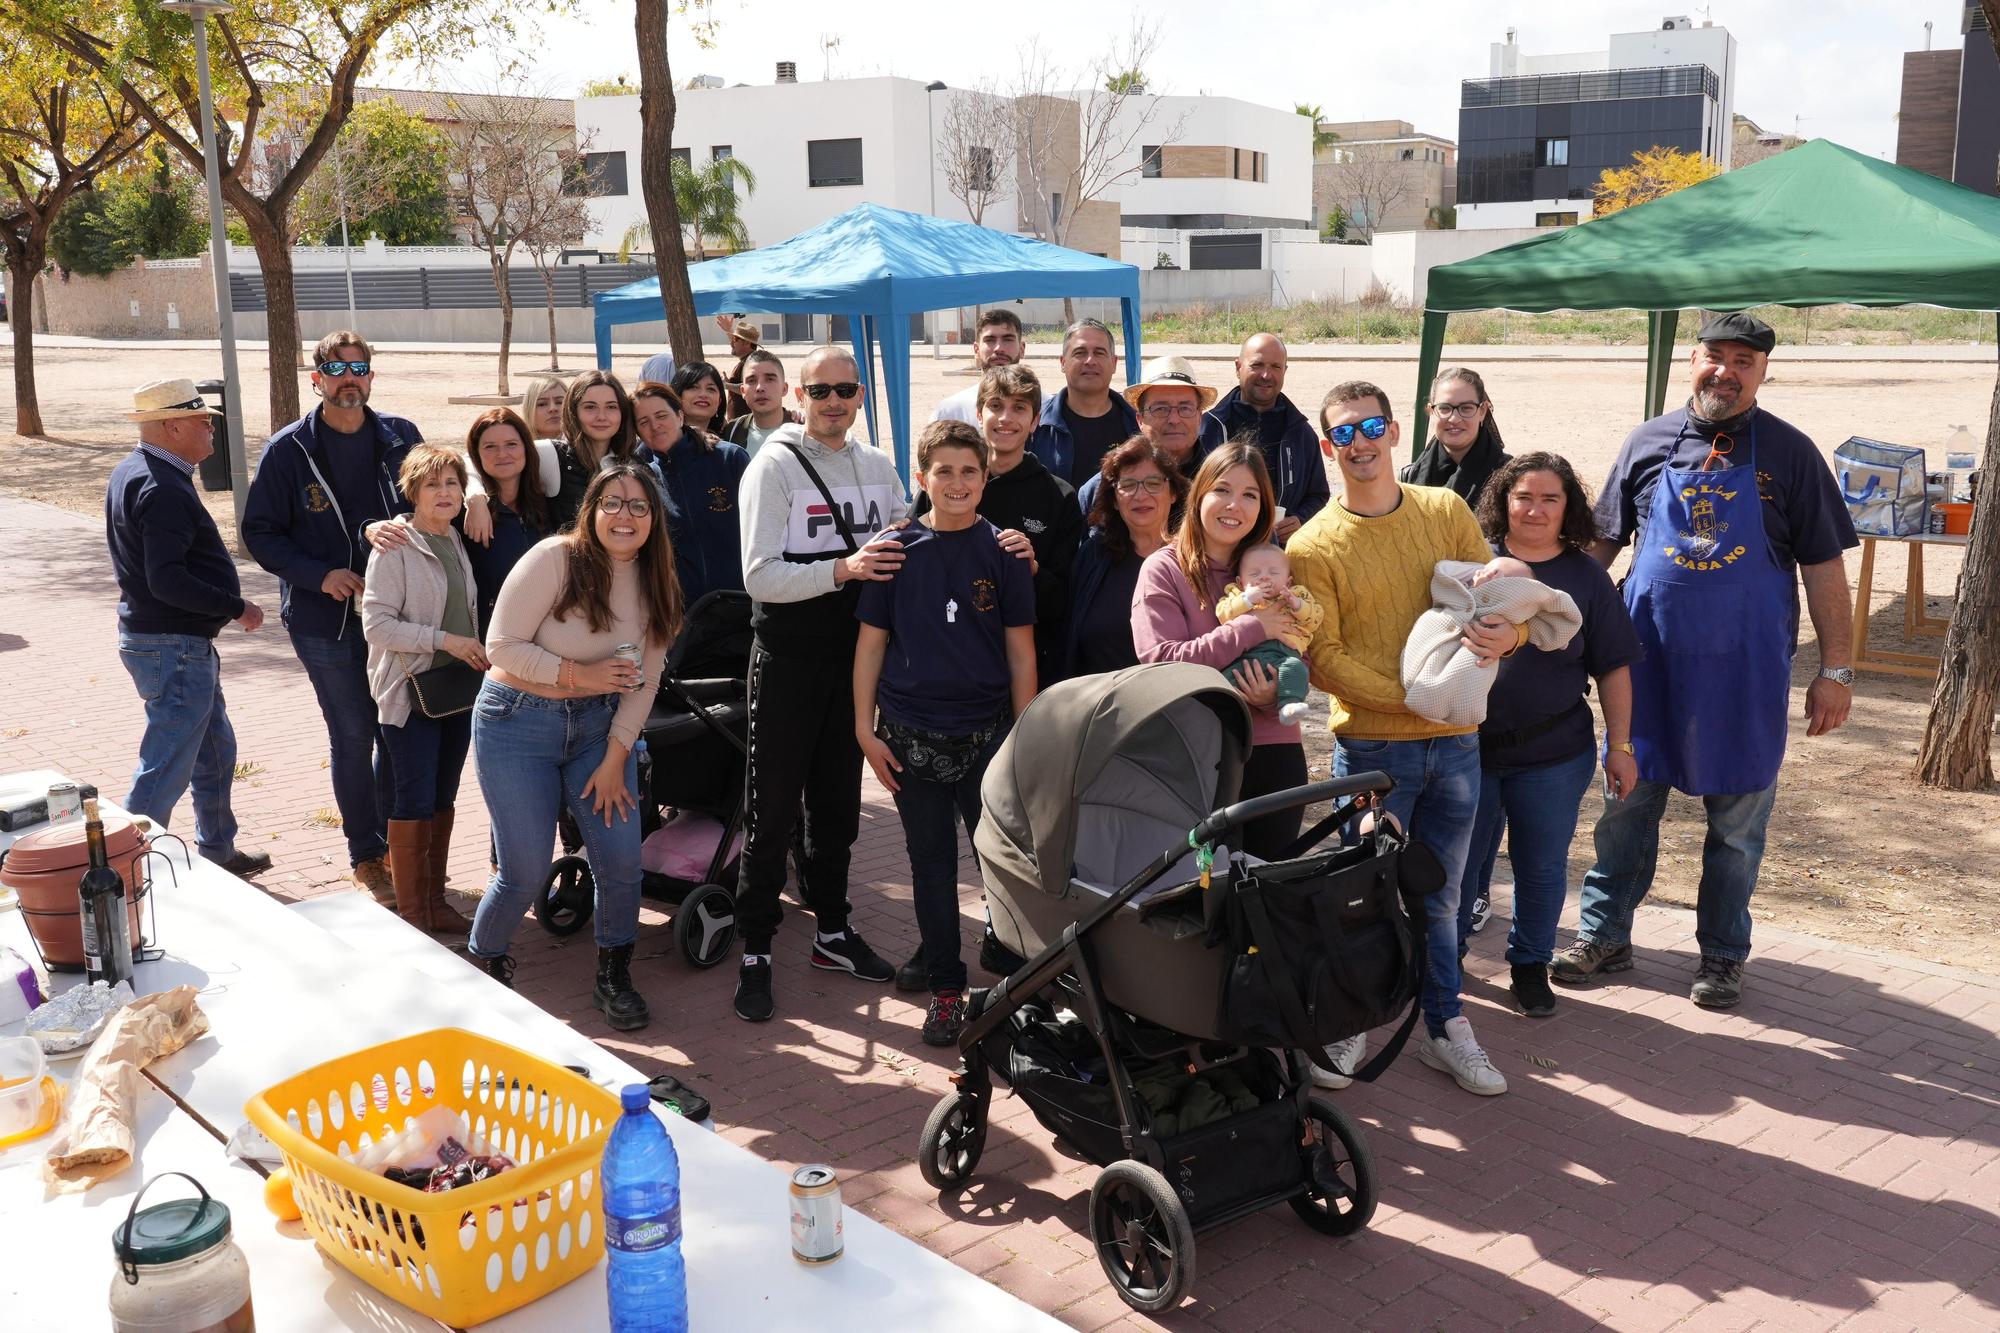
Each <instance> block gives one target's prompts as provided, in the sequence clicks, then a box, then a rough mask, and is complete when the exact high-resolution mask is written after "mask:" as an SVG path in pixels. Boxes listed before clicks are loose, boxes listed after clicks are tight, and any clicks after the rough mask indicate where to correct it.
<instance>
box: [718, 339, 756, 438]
mask: <svg viewBox="0 0 2000 1333" xmlns="http://www.w3.org/2000/svg"><path fill="white" fill-rule="evenodd" d="M715 322H716V324H717V326H718V327H720V328H721V329H722V331H723V333H725V334H727V335H728V337H729V354H730V355H731V356H733V357H735V358H736V365H735V366H734V367H732V368H731V369H730V372H729V375H728V377H727V382H728V385H729V402H728V404H727V407H726V408H725V410H724V411H722V412H719V413H717V414H716V418H715V419H716V420H717V421H731V420H734V419H735V418H737V417H740V416H742V415H743V414H744V413H746V412H748V411H749V410H750V404H749V402H748V401H747V400H746V399H745V398H744V397H743V372H744V371H745V369H747V368H748V365H749V362H750V353H752V352H754V351H756V350H757V348H758V347H759V346H760V345H761V344H762V343H763V341H764V333H763V330H761V329H759V328H758V327H757V325H756V322H755V321H753V320H752V319H751V318H750V317H749V316H748V315H721V316H718V317H717V319H716V321H715Z"/></svg>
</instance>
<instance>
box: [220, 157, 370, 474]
mask: <svg viewBox="0 0 2000 1333" xmlns="http://www.w3.org/2000/svg"><path fill="white" fill-rule="evenodd" d="M223 184H224V187H225V190H227V187H228V185H229V184H230V182H229V181H227V180H225V181H224V182H223ZM229 193H231V194H232V195H233V197H232V198H231V199H230V200H229V206H230V207H231V208H233V209H234V210H235V212H236V216H237V217H239V218H242V219H243V225H244V227H245V228H246V229H248V231H249V232H250V243H251V245H253V246H254V247H256V250H257V267H258V268H260V269H262V270H263V273H264V327H265V335H266V341H267V344H268V346H269V348H270V351H269V353H268V362H269V368H270V375H271V421H270V428H271V430H272V431H274V432H275V431H279V430H282V429H283V428H284V427H285V426H287V425H289V424H290V423H292V422H294V421H297V420H298V419H299V306H298V290H297V288H296V287H295V286H294V285H293V283H292V247H291V243H290V242H289V241H287V240H286V238H285V217H284V214H283V213H276V214H274V213H272V211H271V210H270V209H269V208H268V207H267V206H266V205H265V203H264V201H263V200H261V199H258V198H257V197H256V196H254V195H252V194H250V193H249V192H248V191H246V190H243V189H240V188H239V189H237V190H234V191H229ZM224 290H227V288H226V287H225V289H224ZM222 314H223V312H222V311H217V312H216V316H217V318H221V317H222ZM364 332H365V330H364ZM232 387H235V386H232ZM245 415H246V418H247V415H248V414H247V413H246V414H245ZM250 433H251V432H248V431H246V432H245V435H246V437H247V436H248V435H249V434H250Z"/></svg>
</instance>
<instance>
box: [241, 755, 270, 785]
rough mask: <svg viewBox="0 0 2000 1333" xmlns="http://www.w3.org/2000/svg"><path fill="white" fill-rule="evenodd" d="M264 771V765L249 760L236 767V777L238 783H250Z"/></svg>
mask: <svg viewBox="0 0 2000 1333" xmlns="http://www.w3.org/2000/svg"><path fill="white" fill-rule="evenodd" d="M263 771H264V766H263V765H262V764H256V763H252V762H250V761H249V760H248V759H245V760H242V761H241V762H239V763H238V764H237V765H236V772H235V774H234V777H235V779H236V781H238V782H248V781H249V780H250V779H251V778H254V777H256V776H257V775H258V774H259V773H262V772H263Z"/></svg>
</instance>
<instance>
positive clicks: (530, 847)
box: [468, 460, 681, 1030]
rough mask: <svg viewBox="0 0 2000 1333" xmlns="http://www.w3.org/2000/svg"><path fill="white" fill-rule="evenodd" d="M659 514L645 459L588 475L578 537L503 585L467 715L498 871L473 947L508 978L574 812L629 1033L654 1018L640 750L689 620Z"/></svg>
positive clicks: (608, 997)
mask: <svg viewBox="0 0 2000 1333" xmlns="http://www.w3.org/2000/svg"><path fill="white" fill-rule="evenodd" d="M659 509H660V497H659V490H658V488H657V487H656V486H655V485H654V484H653V477H652V473H650V472H649V471H647V470H646V468H645V467H644V466H643V465H641V464H639V463H635V462H631V461H629V460H613V461H611V462H610V463H608V464H606V465H605V467H604V468H603V469H602V470H601V471H599V472H598V473H597V475H596V476H594V477H592V478H591V481H590V485H589V486H588V487H587V488H586V489H585V491H584V494H583V497H582V513H581V515H580V517H579V519H578V522H577V524H576V526H575V528H573V529H572V530H571V531H569V532H567V533H564V534H563V535H562V536H559V537H551V538H549V539H548V540H546V541H543V542H538V543H536V545H535V547H534V549H533V550H531V551H529V552H528V554H527V555H526V556H524V557H522V559H521V562H520V563H519V564H518V565H516V566H515V567H514V572H513V574H512V575H511V576H509V578H508V579H507V583H506V586H505V587H503V588H502V589H501V590H500V600H499V603H498V604H497V605H496V606H495V607H494V609H493V625H492V628H491V629H490V630H489V631H488V632H487V636H486V650H487V653H488V655H489V656H490V657H491V658H492V661H493V670H492V671H491V672H490V673H489V674H488V676H487V678H486V683H485V685H484V686H483V687H482V688H481V689H480V692H479V700H478V702H477V703H476V704H475V705H474V706H473V710H472V736H473V741H474V756H475V763H476V764H477V766H478V771H479V785H480V787H481V789H483V790H484V792H485V793H486V805H487V809H488V810H489V811H490V812H491V814H492V816H493V829H494V835H495V840H496V842H497V844H498V849H497V850H498V853H499V870H498V873H496V874H495V875H494V877H493V883H492V885H491V886H490V887H489V888H488V889H487V891H486V896H485V897H484V898H482V899H480V901H479V912H478V915H477V916H476V917H475V918H474V920H473V926H472V939H471V941H470V943H469V945H468V948H469V950H470V952H471V954H472V956H473V957H474V958H475V959H477V960H478V961H479V963H480V965H481V966H482V967H484V968H485V969H486V971H487V972H488V973H489V974H490V975H492V976H493V977H495V978H497V979H499V980H500V981H501V982H503V983H506V984H507V985H510V986H511V985H512V984H513V975H514V960H513V959H512V958H511V957H509V956H508V953H507V947H508V945H509V943H510V942H511V941H512V940H513V938H514V932H515V930H516V929H518V928H519V926H520V924H521V915H522V913H523V912H525V911H526V910H527V906H528V903H529V900H530V899H532V898H533V896H534V894H535V892H536V890H538V889H539V888H540V887H541V885H542V881H543V879H544V878H545V877H546V876H547V874H548V869H549V848H550V847H551V846H552V845H553V844H554V842H555V832H556V820H557V817H558V815H559V813H560V811H561V810H562V809H563V808H564V806H567V807H568V809H569V811H570V814H571V816H572V817H573V818H574V819H575V820H576V823H577V827H578V828H579V829H580V830H581V831H582V833H583V841H584V850H585V854H586V855H587V856H588V857H589V859H590V868H591V872H592V874H593V875H594V877H595V879H596V882H597V910H596V913H595V916H594V917H593V921H594V925H595V929H596V935H597V987H596V996H595V998H596V1003H597V1007H598V1008H599V1009H601V1010H602V1011H603V1012H604V1018H605V1021H606V1022H607V1023H609V1024H610V1025H611V1026H612V1027H614V1028H618V1029H620V1030H624V1029H630V1028H637V1027H644V1026H645V1025H646V1022H647V1011H646V1002H645V1000H644V999H642V998H641V997H640V996H639V994H638V992H636V991H634V990H633V989H632V972H631V966H632V946H633V942H634V940H636V938H637V937H638V930H639V810H638V798H637V787H638V761H637V759H636V757H635V756H634V754H633V748H634V747H635V746H636V745H637V744H638V741H639V733H640V729H641V728H642V727H643V726H644V725H645V721H646V712H647V709H648V708H649V707H650V706H651V703H652V699H653V689H652V684H653V682H655V681H657V680H658V679H659V675H660V667H661V664H662V663H663V662H664V661H665V659H666V653H667V645H668V644H669V643H671V642H672V641H673V638H674V635H675V634H676V633H678V632H679V630H680V622H681V592H680V584H679V582H678V581H677V580H676V579H675V577H674V553H673V547H672V545H671V544H670V543H669V542H668V541H667V535H666V525H665V524H664V523H662V522H660V519H659ZM634 646H636V648H637V650H638V652H637V660H634V658H633V656H632V655H631V654H630V652H629V649H631V648H632V647H634Z"/></svg>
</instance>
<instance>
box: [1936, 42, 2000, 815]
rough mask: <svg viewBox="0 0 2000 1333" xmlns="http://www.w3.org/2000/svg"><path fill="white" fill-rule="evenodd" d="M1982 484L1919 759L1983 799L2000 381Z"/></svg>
mask: <svg viewBox="0 0 2000 1333" xmlns="http://www.w3.org/2000/svg"><path fill="white" fill-rule="evenodd" d="M1996 40H2000V36H1996ZM1979 477H1980V485H1979V502H1978V505H1977V507H1976V508H1975V509H1974V510H1973V514H1972V540H1971V543H1970V544H1969V545H1967V546H1966V548H1965V568H1964V569H1963V570H1962V571H1961V572H1960V573H1959V576H1958V601H1957V603H1956V604H1955V605H1954V606H1953V607H1952V612H1951V628H1950V629H1949V630H1947V631H1946V633H1945V640H1944V652H1943V654H1942V659H1941V663H1940V668H1939V670H1938V681H1937V688H1936V689H1935V690H1934V691H1933V692H1932V694H1931V713H1930V720H1929V721H1928V722H1927V723H1926V724H1925V726H1924V744H1923V748H1922V749H1921V750H1919V751H1918V752H1917V781H1919V782H1921V783H1923V784H1924V785H1925V786H1926V787H1944V788H1947V789H1949V790H1952V791H1976V790H1978V789H1980V788H1982V787H1986V786H1988V785H1990V784H1991V783H1992V781H1993V709H1994V705H1995V704H1996V703H2000V380H1996V381H1995V382H1994V385H1993V409H1992V412H1991V414H1990V415H1989V416H1988V418H1987V422H1986V452H1985V456H1984V458H1983V460H1982V462H1981V464H1980V473H1979Z"/></svg>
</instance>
